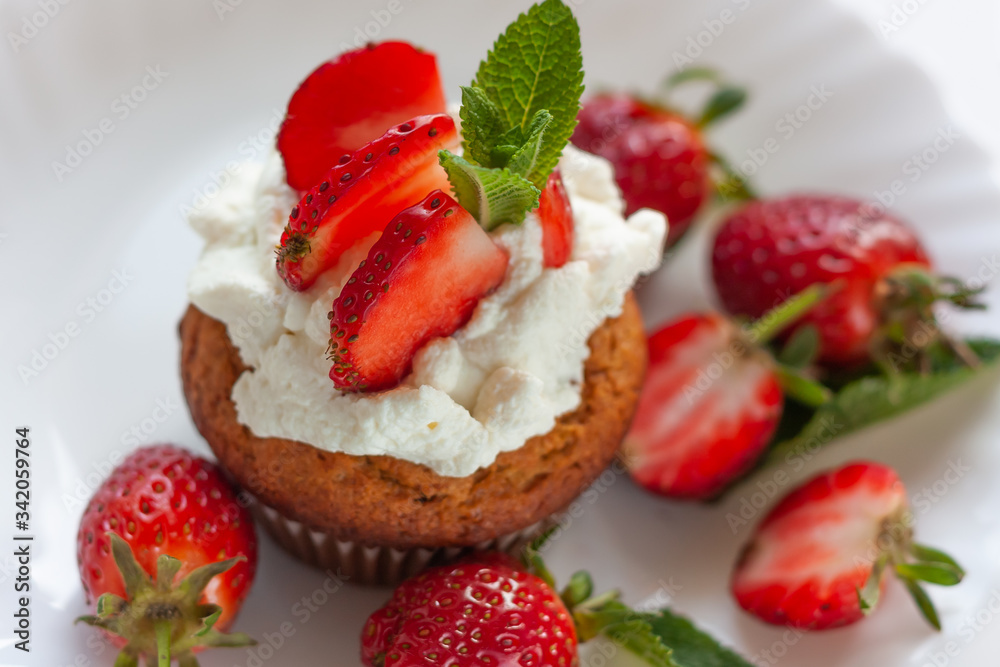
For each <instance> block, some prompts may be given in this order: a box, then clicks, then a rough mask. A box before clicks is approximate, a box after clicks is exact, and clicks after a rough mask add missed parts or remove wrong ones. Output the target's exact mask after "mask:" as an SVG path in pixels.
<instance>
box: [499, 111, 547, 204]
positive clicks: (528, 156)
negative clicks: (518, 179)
mask: <svg viewBox="0 0 1000 667" xmlns="http://www.w3.org/2000/svg"><path fill="white" fill-rule="evenodd" d="M550 125H552V114H550V113H549V112H548V109H539V110H538V113H536V114H535V115H534V117H533V118H532V119H531V125H530V126H529V127H528V136H527V138H526V139H525V140H524V142H523V143H522V144H521V147H520V148H519V149H518V150H517V151H516V152H515V153H514V154H513V155H512V156H511V157H510V161H509V162H507V164H506V167H507V168H508V169H510V170H511V171H512V172H514V173H515V174H520V175H521V176H524V177H525V178H526V179H528V180H529V181H531V182H532V183H534V184H535V185H536V186H537V187H539V188H542V187H544V186H545V179H547V178H548V177H549V175H548V172H546V173H545V175H544V178H543V177H542V173H541V171H540V168H541V160H542V159H543V157H544V150H545V145H544V142H543V139H544V138H545V136H546V132H547V130H548V129H549V126H550ZM550 171H551V170H550ZM539 179H541V180H539Z"/></svg>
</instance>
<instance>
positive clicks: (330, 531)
mask: <svg viewBox="0 0 1000 667" xmlns="http://www.w3.org/2000/svg"><path fill="white" fill-rule="evenodd" d="M180 336H181V348H182V352H181V360H182V361H181V364H182V374H183V382H184V392H185V395H186V396H187V401H188V405H189V407H190V409H191V414H192V416H193V418H194V421H195V424H196V425H197V427H198V429H199V431H201V433H202V435H203V436H204V437H205V439H206V440H207V441H208V442H209V443H210V445H211V447H212V449H213V450H214V452H215V454H216V456H217V457H218V459H219V462H220V463H221V464H222V465H223V466H224V467H225V468H226V469H227V470H229V471H230V473H231V474H232V475H233V476H234V477H235V478H236V479H237V480H238V481H239V482H240V484H241V485H242V486H243V487H244V488H245V489H246V490H248V491H250V492H252V493H253V494H254V496H255V497H256V499H257V501H258V502H257V503H255V505H254V509H255V512H256V514H257V516H258V519H259V520H260V521H261V523H262V525H263V526H264V527H265V528H266V529H267V531H268V532H269V533H270V534H271V536H272V537H274V539H275V540H276V541H277V542H278V543H279V544H281V545H282V546H283V547H284V548H285V549H286V550H288V551H289V552H291V553H292V554H294V555H296V556H298V557H299V558H300V559H302V560H303V561H305V562H307V563H310V564H312V565H316V566H318V567H321V568H324V569H330V570H333V571H340V572H341V573H342V574H344V575H345V576H346V577H349V578H350V580H351V581H359V582H367V583H382V584H389V583H394V582H397V581H399V580H401V579H402V578H406V577H408V576H410V575H412V574H414V573H415V572H416V571H418V570H420V569H422V568H423V567H425V566H427V565H429V564H432V563H436V562H438V561H441V560H444V559H447V558H451V557H454V556H457V555H460V554H461V553H463V552H464V551H465V550H468V549H470V548H499V549H503V550H514V549H517V548H519V547H520V546H522V545H523V544H524V543H525V541H526V540H530V539H531V538H532V537H533V536H535V535H537V534H538V532H540V531H541V530H543V529H544V528H546V527H547V526H549V525H551V523H550V517H552V516H553V515H554V514H557V513H558V512H559V511H560V510H562V509H563V508H565V507H566V506H567V505H569V504H570V503H571V502H572V501H573V499H574V498H575V497H576V496H577V495H579V493H580V491H581V490H583V489H584V488H586V487H587V485H589V484H590V483H591V482H592V481H593V480H594V479H595V478H596V477H597V476H598V475H599V474H600V473H601V471H603V470H604V468H605V467H606V466H607V465H608V464H609V463H610V461H611V460H612V459H613V458H614V456H615V454H616V452H617V450H618V446H619V444H620V443H621V441H622V438H623V436H624V435H625V432H626V430H627V428H628V425H629V422H630V420H631V418H632V414H633V412H634V410H635V406H636V402H637V398H638V392H639V390H640V389H641V386H642V378H643V373H644V371H645V367H646V339H645V336H644V334H643V329H642V320H641V318H640V316H639V310H638V307H637V305H636V303H635V299H634V298H633V297H632V296H631V295H630V296H629V297H628V299H627V301H626V303H625V306H624V310H623V312H622V314H621V315H620V316H618V317H616V318H614V319H610V320H608V321H606V322H605V323H604V324H602V325H601V326H600V327H599V328H598V329H597V331H595V332H594V334H593V335H592V336H591V338H590V341H589V346H590V350H591V354H590V356H589V357H588V358H587V361H586V363H585V370H584V384H583V389H582V392H581V394H582V395H581V403H580V405H579V407H577V408H576V409H575V410H573V411H572V412H569V413H566V414H564V415H561V416H560V417H559V419H558V420H557V421H556V425H555V427H554V428H553V429H552V430H551V431H549V432H548V433H545V434H543V435H539V436H535V437H533V438H531V439H529V440H528V441H527V442H526V443H525V444H524V446H522V447H520V448H518V449H516V450H513V451H508V452H503V453H501V454H500V455H499V456H497V458H496V460H495V461H494V462H493V463H492V464H490V465H489V466H486V467H484V468H480V469H478V470H476V472H475V473H473V474H472V475H468V476H465V477H445V476H442V475H438V474H436V473H435V472H433V471H432V470H430V469H429V468H427V467H426V466H422V465H418V464H414V463H411V462H409V461H406V460H403V459H397V458H393V457H391V456H385V455H383V456H352V455H349V454H344V453H342V452H330V451H325V450H322V449H318V448H316V447H313V446H311V445H307V444H305V443H301V442H296V441H294V440H287V439H283V438H263V437H258V436H256V435H254V433H253V432H252V431H251V430H250V428H248V427H247V426H245V425H244V424H241V423H240V422H239V419H238V417H237V413H236V406H235V404H234V403H233V400H232V398H231V394H232V387H233V384H235V382H236V381H237V379H238V378H239V376H240V375H242V374H243V373H244V372H248V371H250V369H248V368H247V367H246V366H245V365H244V364H243V362H242V360H241V359H240V356H239V352H238V350H237V349H236V348H235V346H234V345H233V344H232V342H231V341H230V339H229V336H228V335H227V333H226V328H225V325H224V324H222V323H221V322H219V321H218V320H215V319H212V318H211V317H209V316H207V315H205V314H204V313H202V312H201V311H200V310H198V309H197V308H196V307H195V306H190V307H189V308H188V311H187V313H186V314H185V316H184V319H183V320H182V322H181V326H180Z"/></svg>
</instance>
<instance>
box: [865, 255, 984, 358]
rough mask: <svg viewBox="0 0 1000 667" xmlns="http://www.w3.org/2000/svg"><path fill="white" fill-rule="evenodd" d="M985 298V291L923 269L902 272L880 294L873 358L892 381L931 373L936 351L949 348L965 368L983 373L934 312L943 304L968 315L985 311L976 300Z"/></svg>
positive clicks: (888, 277) (891, 277)
mask: <svg viewBox="0 0 1000 667" xmlns="http://www.w3.org/2000/svg"><path fill="white" fill-rule="evenodd" d="M982 292H983V288H982V287H979V288H973V287H969V286H968V285H966V284H965V283H963V282H962V281H961V280H959V279H958V278H954V277H950V276H938V275H935V274H933V273H931V272H930V271H928V270H927V269H926V268H925V267H923V266H920V265H909V264H904V265H902V266H900V267H898V268H897V269H895V270H894V271H892V272H891V273H889V274H888V275H886V276H885V277H883V278H882V280H880V281H879V283H878V284H877V285H876V288H875V299H876V301H877V306H876V312H878V313H880V317H881V323H880V326H879V330H878V334H877V335H876V336H875V337H874V339H873V341H872V345H873V348H872V358H873V359H875V361H876V363H877V364H878V365H879V366H881V367H882V368H883V369H884V370H886V371H887V372H888V374H890V375H891V374H894V373H899V372H903V371H906V370H912V371H916V372H920V373H927V372H929V371H930V368H931V356H930V353H931V351H932V350H933V349H934V348H935V347H941V346H943V347H944V348H945V349H947V350H949V351H950V352H951V353H952V354H953V355H954V356H955V357H956V358H957V359H958V360H959V361H960V362H961V363H962V364H964V365H966V366H968V367H970V368H976V367H978V366H979V365H980V363H981V362H980V360H979V357H978V356H977V355H976V353H975V352H974V351H973V350H972V349H971V348H970V347H969V346H968V345H966V344H965V343H964V342H963V341H961V340H959V339H956V338H953V337H952V336H949V335H948V334H947V333H945V332H944V331H942V329H941V327H940V326H939V323H938V320H937V317H936V316H935V313H934V308H935V306H936V305H937V304H938V303H942V302H943V303H950V304H951V305H953V306H956V307H958V308H962V309H965V310H983V309H984V308H985V304H983V303H982V302H980V301H978V300H977V299H976V297H978V296H979V295H980V294H981V293H982Z"/></svg>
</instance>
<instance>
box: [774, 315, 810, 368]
mask: <svg viewBox="0 0 1000 667" xmlns="http://www.w3.org/2000/svg"><path fill="white" fill-rule="evenodd" d="M817 352H819V329H817V328H816V325H815V324H806V325H804V326H801V327H799V328H798V329H796V330H795V332H794V333H793V334H792V335H791V337H790V338H789V339H788V342H787V343H785V346H784V347H782V348H781V352H780V353H779V354H778V361H780V362H781V363H783V364H784V365H786V366H791V367H792V368H806V367H808V366H809V365H810V364H812V362H813V361H814V360H815V359H816V353H817Z"/></svg>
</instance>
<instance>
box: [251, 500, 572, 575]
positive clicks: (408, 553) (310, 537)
mask: <svg viewBox="0 0 1000 667" xmlns="http://www.w3.org/2000/svg"><path fill="white" fill-rule="evenodd" d="M251 508H252V510H253V513H254V516H255V517H256V518H257V521H258V522H259V523H260V525H262V526H263V527H264V529H265V530H266V531H267V532H268V534H270V535H271V537H272V538H273V539H274V540H275V541H276V542H277V543H278V544H279V545H281V547H282V548H283V549H284V550H285V551H287V552H288V553H290V554H291V555H293V556H295V557H296V558H298V559H299V560H301V561H303V562H304V563H307V564H309V565H312V566H314V567H317V568H319V569H321V570H324V571H326V572H329V573H332V574H334V575H336V576H337V577H339V578H341V579H343V580H345V581H346V582H348V583H351V584H363V585H368V586H395V585H397V584H399V583H401V582H402V581H404V580H405V579H408V578H410V577H412V576H413V575H415V574H417V573H418V572H420V571H421V570H424V569H426V568H428V567H433V566H435V565H443V564H446V563H449V562H451V561H454V560H457V559H458V558H461V557H462V556H464V555H466V554H468V553H471V552H473V551H503V552H506V553H509V554H511V555H512V556H515V557H518V556H519V555H520V552H521V550H522V549H523V548H524V547H525V546H526V545H528V544H529V543H530V542H531V541H532V540H533V539H535V538H536V537H538V536H539V535H541V534H542V533H543V532H545V531H546V530H548V529H549V528H552V527H554V526H556V525H558V523H559V521H558V517H557V516H551V517H548V518H547V519H543V520H542V521H539V522H538V523H535V524H533V525H531V526H528V527H527V528H524V529H522V530H519V531H517V532H514V533H510V534H507V535H502V536H500V537H497V538H494V539H492V540H489V541H486V542H481V543H479V544H476V545H473V546H469V547H419V548H414V549H393V548H391V547H379V546H368V545H364V544H361V543H358V542H344V541H341V540H337V539H334V538H333V537H331V536H330V535H328V534H327V533H323V532H320V531H316V530H313V529H311V528H309V527H308V526H305V525H303V524H301V523H299V522H298V521H295V520H293V519H289V518H287V517H285V516H283V515H282V514H281V513H279V512H278V511H277V510H275V509H274V508H272V507H268V506H267V505H265V504H264V503H262V502H260V501H259V500H255V501H254V502H253V503H252V504H251Z"/></svg>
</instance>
